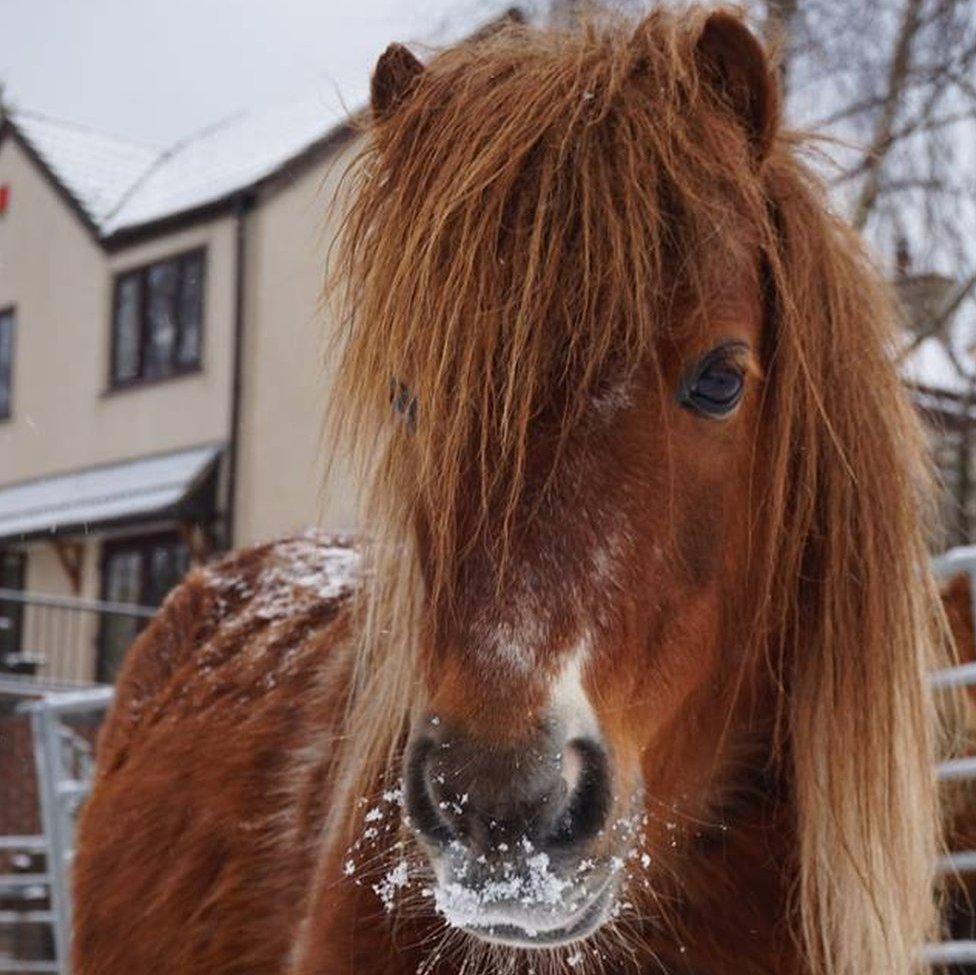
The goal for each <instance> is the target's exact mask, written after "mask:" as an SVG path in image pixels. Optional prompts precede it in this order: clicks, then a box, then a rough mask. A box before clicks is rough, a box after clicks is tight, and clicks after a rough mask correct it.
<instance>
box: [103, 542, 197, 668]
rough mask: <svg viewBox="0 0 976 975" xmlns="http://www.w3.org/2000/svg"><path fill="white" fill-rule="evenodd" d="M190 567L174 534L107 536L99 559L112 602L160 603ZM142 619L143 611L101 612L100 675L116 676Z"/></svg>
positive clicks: (184, 549) (105, 594)
mask: <svg viewBox="0 0 976 975" xmlns="http://www.w3.org/2000/svg"><path fill="white" fill-rule="evenodd" d="M189 567H190V552H189V549H188V548H187V547H186V545H185V544H184V543H183V542H182V541H181V540H180V538H179V536H177V535H172V534H167V535H153V536H148V537H142V538H127V539H125V540H124V541H119V542H108V543H106V545H105V551H104V558H103V561H102V598H103V599H105V600H106V601H108V602H112V603H128V604H129V605H136V606H159V605H160V604H161V603H162V601H163V600H164V599H165V598H166V594H167V593H168V592H169V591H170V589H172V588H173V586H175V585H176V584H177V583H178V582H179V581H180V579H182V578H183V576H184V575H185V574H186V571H187V569H189ZM146 622H147V621H146V619H145V618H142V617H136V616H127V615H123V614H112V613H105V614H103V616H102V625H101V634H100V639H99V643H100V648H99V651H100V652H99V661H98V679H99V680H103V681H114V680H115V678H116V676H117V675H118V672H119V667H120V666H121V665H122V659H123V657H124V656H125V652H126V650H128V649H129V646H130V645H131V643H132V641H133V640H134V639H135V638H136V636H137V635H138V634H139V631H140V630H141V629H142V628H143V626H144V625H145V624H146Z"/></svg>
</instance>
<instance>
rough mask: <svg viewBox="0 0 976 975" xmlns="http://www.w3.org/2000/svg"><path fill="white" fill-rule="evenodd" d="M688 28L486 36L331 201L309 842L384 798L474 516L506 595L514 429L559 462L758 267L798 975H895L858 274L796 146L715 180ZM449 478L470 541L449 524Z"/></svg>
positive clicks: (894, 742)
mask: <svg viewBox="0 0 976 975" xmlns="http://www.w3.org/2000/svg"><path fill="white" fill-rule="evenodd" d="M707 13H708V11H704V10H700V9H697V8H696V9H692V10H688V11H684V12H682V13H681V14H680V15H679V14H676V13H673V12H665V11H660V12H656V13H654V14H653V15H651V16H650V17H649V18H647V19H646V20H645V21H643V22H642V23H641V24H640V25H639V26H638V27H637V28H636V29H634V27H633V26H625V25H621V24H613V25H610V26H601V27H590V28H587V29H582V30H579V31H575V32H572V33H561V32H555V31H543V30H538V29H534V28H531V27H525V26H517V25H513V26H510V27H506V28H504V29H502V30H499V31H497V32H495V33H492V34H491V35H489V36H482V37H479V38H476V39H474V40H472V41H470V42H468V43H466V44H462V45H460V46H458V47H456V48H453V49H451V50H448V51H446V52H444V53H442V54H439V55H438V56H437V57H435V58H434V59H433V60H432V62H431V63H430V65H429V66H428V68H427V70H426V71H425V72H424V74H423V75H422V77H421V78H420V79H419V81H418V83H417V84H416V86H415V87H414V89H413V90H412V91H411V92H410V96H409V98H407V99H405V100H404V102H403V104H402V105H399V106H398V107H397V110H396V111H395V112H393V113H391V114H390V115H389V116H387V117H384V118H381V119H378V120H376V121H375V123H374V124H373V125H372V126H371V128H370V131H369V133H368V136H369V139H368V144H367V146H366V148H365V149H364V150H363V152H362V154H361V155H360V157H359V158H358V159H357V160H356V162H355V164H354V165H353V167H352V169H351V171H350V176H349V179H350V180H351V181H352V183H351V188H352V190H353V196H352V203H351V207H350V209H349V212H348V214H347V216H346V217H345V223H344V228H343V234H342V238H341V244H340V249H339V251H338V252H337V254H336V268H335V278H334V281H333V283H332V285H331V286H330V287H331V290H332V295H333V297H334V298H335V299H336V300H338V301H339V302H340V303H341V307H342V309H343V311H342V314H343V321H344V322H345V323H346V326H345V328H344V329H343V331H342V335H341V336H340V338H341V342H342V351H341V356H342V364H341V369H340V373H339V377H338V384H337V388H336V390H335V395H334V403H335V409H334V413H333V418H332V432H333V435H334V438H335V441H336V442H337V443H339V444H340V445H341V451H352V452H353V453H354V455H355V457H356V458H357V461H358V468H359V470H360V472H361V474H362V476H363V477H364V478H365V480H366V482H367V483H368V485H369V492H368V501H367V506H366V511H367V514H366V518H367V524H368V530H369V533H370V535H371V537H372V538H373V540H374V541H373V549H372V553H371V558H372V560H373V566H372V573H371V582H370V584H369V586H368V587H367V591H366V592H365V594H364V603H363V610H362V618H363V619H362V625H361V628H360V629H361V632H360V635H359V643H360V645H359V654H358V665H357V666H358V669H357V674H356V680H355V685H354V692H353V697H352V700H351V704H350V711H349V715H348V718H347V730H346V737H345V744H344V748H343V753H342V757H341V766H340V783H341V789H340V796H339V798H337V799H336V801H335V810H336V811H335V813H334V815H333V822H332V826H331V829H332V835H333V836H334V837H335V838H336V840H335V842H337V843H339V842H342V841H343V839H344V837H345V836H346V835H347V832H346V831H347V829H348V828H349V827H350V826H351V824H350V822H349V809H350V808H352V805H353V803H352V802H351V801H350V800H351V798H352V797H354V796H357V795H359V794H361V793H362V792H363V791H365V790H367V789H374V788H376V786H377V783H378V781H379V780H380V779H381V778H382V777H383V776H385V775H389V776H394V777H395V775H396V774H397V773H396V769H397V765H396V761H395V757H396V754H397V750H398V748H399V746H400V744H401V743H402V738H403V735H404V733H405V730H406V728H407V727H408V725H409V722H410V721H411V719H412V717H413V715H414V713H415V711H416V709H417V708H418V707H420V706H421V705H422V704H423V702H422V701H419V700H418V688H419V687H420V686H421V682H420V680H421V676H422V666H423V664H422V660H421V655H420V653H419V648H420V645H421V640H422V633H421V632H420V627H421V614H420V613H419V607H420V599H421V595H422V594H423V593H425V592H426V595H427V597H428V598H431V599H434V600H439V601H443V602H444V604H445V605H448V606H449V605H450V601H451V595H452V594H451V586H452V575H451V571H450V570H451V566H452V564H453V563H454V561H455V560H456V559H457V555H458V553H459V552H460V551H463V550H464V549H465V548H466V547H467V546H470V545H472V544H475V543H476V542H477V541H479V540H482V541H483V540H484V539H481V533H482V532H483V529H484V524H485V520H486V518H485V516H486V514H487V512H488V511H495V512H498V511H499V510H501V511H503V512H504V513H505V515H504V519H503V522H504V525H505V529H504V530H503V531H502V532H501V534H500V536H499V537H497V538H492V539H490V540H489V541H490V544H492V545H493V546H494V547H495V549H496V550H497V553H498V565H499V566H500V567H503V566H504V564H505V558H506V552H507V548H508V546H509V544H510V540H511V533H512V531H514V528H515V526H514V518H515V510H516V501H517V499H518V497H519V495H520V493H521V491H522V488H523V485H524V479H525V477H526V462H527V454H526V452H527V450H528V448H529V445H530V442H531V441H530V431H531V428H532V424H533V420H534V418H535V417H537V416H538V415H539V413H540V411H542V410H549V411H550V412H552V411H555V413H556V415H557V416H558V417H559V423H558V430H559V436H560V438H564V437H568V436H570V435H571V434H572V433H573V432H574V431H575V430H577V429H578V427H579V424H580V423H581V419H582V417H583V415H584V412H585V410H586V408H587V405H588V403H589V402H590V399H591V397H592V395H593V392H594V390H595V389H597V388H599V384H600V382H601V380H602V379H603V378H604V377H605V375H606V374H607V373H608V372H610V371H616V372H618V373H619V372H620V371H623V372H624V373H626V371H627V370H628V369H632V368H635V367H636V365H637V363H639V362H642V361H643V362H646V361H647V360H648V359H653V357H654V356H655V350H656V348H657V344H658V342H659V341H660V340H661V338H662V336H666V335H667V330H668V329H669V327H673V326H672V325H671V322H672V319H673V315H672V311H673V308H674V303H675V302H676V301H677V300H678V298H679V297H680V298H681V299H682V300H687V298H688V296H689V295H691V296H696V295H705V294H708V293H709V291H710V289H713V288H714V286H715V283H716V282H718V281H720V280H721V276H722V274H723V270H724V267H725V265H724V264H723V261H725V260H726V259H727V258H726V255H728V254H729V253H741V252H743V250H744V249H746V248H751V249H755V248H756V247H758V248H759V250H760V251H761V253H762V254H763V258H764V265H765V268H764V270H765V277H766V284H767V290H768V294H769V304H770V311H769V319H770V320H769V323H768V325H767V328H766V334H765V336H764V341H765V343H766V347H765V348H764V349H763V350H762V354H763V357H764V360H765V364H766V371H767V374H768V377H769V379H768V381H767V383H766V384H765V387H764V390H765V391H764V394H763V395H764V401H763V410H762V427H761V431H760V437H759V442H757V443H756V445H755V459H754V465H755V471H756V473H755V475H754V477H753V482H754V484H755V485H757V487H758V489H759V491H760V492H761V494H760V497H759V498H758V499H752V501H751V503H750V505H749V506H747V507H746V509H745V510H746V512H747V513H749V515H750V516H751V517H753V520H754V524H753V527H752V547H751V549H750V575H749V594H750V600H751V607H750V608H751V617H750V618H751V619H752V620H753V626H752V641H753V652H754V653H755V654H758V655H760V657H763V658H765V659H766V660H767V661H768V665H769V668H770V669H771V670H772V673H773V674H774V676H775V680H774V681H773V683H774V685H775V686H776V687H777V688H778V693H777V697H776V700H775V701H772V702H771V705H770V706H771V708H774V709H775V710H776V713H777V714H778V715H779V719H780V720H779V722H778V728H779V734H778V736H777V741H776V743H775V748H774V756H773V759H774V761H775V762H777V763H778V764H779V766H780V768H782V769H783V770H784V773H785V775H786V777H787V779H788V780H789V781H790V783H791V786H792V796H793V809H792V810H791V811H792V814H793V818H794V822H795V830H796V836H797V840H798V842H797V849H796V862H795V864H793V865H792V868H793V869H794V871H795V874H796V877H797V883H796V890H795V904H794V907H793V911H792V918H793V920H794V922H795V927H796V933H797V937H798V938H799V939H801V940H802V943H803V945H804V950H805V957H806V958H807V959H808V960H809V962H808V965H809V972H810V973H812V975H892V973H896V975H908V973H910V972H916V971H919V970H921V967H922V966H921V963H920V962H919V960H918V949H919V947H920V945H921V944H922V943H923V941H924V940H925V939H926V938H927V937H930V936H931V935H932V933H933V931H934V930H935V926H936V919H935V908H934V903H933V893H932V891H933V884H934V864H935V860H936V853H937V847H938V833H939V827H938V810H937V806H936V795H935V788H934V781H933V766H934V762H935V756H936V746H937V741H936V737H937V724H936V715H935V711H934V708H933V704H932V702H931V701H930V699H929V695H928V693H927V692H926V690H925V676H926V673H927V672H928V671H929V670H930V669H931V668H932V667H933V666H935V665H936V662H937V660H938V658H939V655H940V654H941V652H942V650H941V647H942V636H941V632H940V630H939V626H938V620H939V611H938V602H937V598H936V595H935V591H934V588H933V586H932V584H931V581H930V576H929V568H928V557H927V552H926V547H925V538H926V530H927V529H926V526H927V519H928V517H929V510H928V497H929V473H928V469H927V463H926V460H925V453H924V449H923V440H922V436H921V434H920V430H919V427H918V423H917V420H916V418H915V416H914V413H913V410H912V409H911V406H910V404H909V403H908V401H907V399H906V396H905V393H904V391H903V389H902V387H901V384H900V382H899V379H898V376H897V375H896V372H895V370H894V368H893V366H892V356H891V348H892V339H893V328H894V325H893V316H892V311H891V306H890V303H889V299H888V296H887V294H886V292H885V289H884V288H883V286H882V284H881V279H880V276H879V274H878V271H877V270H876V269H875V268H874V267H873V266H872V265H871V262H870V260H869V259H868V257H867V256H866V255H865V253H864V250H863V249H862V246H861V244H860V242H859V240H858V239H857V237H856V236H855V235H854V234H853V233H852V232H851V231H850V230H849V229H848V228H847V227H846V226H845V225H844V224H843V223H842V222H841V221H840V220H838V219H837V218H835V217H834V216H832V215H831V213H830V212H829V209H828V207H827V204H826V201H825V199H824V193H823V189H822V187H821V186H820V185H819V184H818V182H817V181H816V179H815V178H814V177H813V176H812V175H811V173H810V171H809V170H808V168H807V167H806V166H805V164H804V163H803V161H802V159H801V152H802V148H803V140H802V139H801V138H800V137H799V136H796V135H793V134H790V133H784V132H779V133H778V135H777V137H776V139H775V143H774V144H773V145H772V147H771V149H770V151H769V153H768V155H767V156H766V158H765V159H764V161H763V162H762V164H761V165H757V164H756V161H755V159H754V158H751V157H750V155H749V153H748V152H747V151H746V149H745V148H744V145H743V141H742V139H741V137H739V136H738V135H737V134H736V133H737V126H739V125H740V120H738V119H737V118H735V117H734V116H733V113H732V112H731V111H730V110H729V109H728V107H727V106H726V104H725V103H724V102H723V101H722V100H720V99H719V98H717V97H716V96H715V94H714V91H713V88H712V87H711V86H709V85H708V84H707V83H706V79H704V78H703V77H702V76H701V72H700V70H699V68H698V66H697V62H696V60H695V57H694V45H695V41H696V38H697V37H698V34H699V32H700V29H701V26H702V24H703V23H704V19H705V17H706V15H707ZM743 226H745V227H747V228H748V231H749V233H748V235H747V236H748V239H744V235H743ZM679 262H680V263H679ZM391 385H392V390H393V398H394V399H395V400H396V401H397V402H396V403H394V404H393V405H391ZM393 406H399V407H400V410H399V412H397V410H395V409H394V408H393ZM472 464H473V465H474V468H475V469H474V475H473V476H474V478H475V483H476V484H477V485H478V486H479V497H478V498H477V499H476V501H477V503H476V505H475V507H476V510H477V512H479V513H480V514H478V516H477V517H475V518H474V520H473V521H471V520H470V519H468V520H464V519H462V518H461V517H460V515H459V509H458V505H459V499H460V497H461V494H462V491H463V486H464V485H465V484H469V483H470V479H471V477H472V470H471V465H472ZM418 510H423V511H424V512H428V513H432V514H430V515H429V517H428V518H427V520H426V522H425V524H424V536H425V537H424V562H425V564H424V566H423V567H421V565H420V555H419V553H418V551H417V541H416V538H417V531H416V528H417V522H416V512H417V511H418ZM422 568H423V572H422V571H421V570H422ZM343 796H344V797H345V800H343V798H342V797H343ZM340 837H342V838H343V839H340Z"/></svg>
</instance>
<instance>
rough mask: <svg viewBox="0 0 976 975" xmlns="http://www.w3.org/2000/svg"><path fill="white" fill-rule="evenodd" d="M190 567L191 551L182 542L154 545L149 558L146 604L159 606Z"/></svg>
mask: <svg viewBox="0 0 976 975" xmlns="http://www.w3.org/2000/svg"><path fill="white" fill-rule="evenodd" d="M189 567H190V553H189V551H188V550H187V547H186V546H185V545H183V544H182V543H181V542H164V543H160V544H157V545H154V546H153V548H152V552H151V554H150V560H149V582H148V587H149V588H148V591H147V592H146V594H145V596H146V605H147V606H159V605H160V604H161V603H162V601H163V600H164V599H165V598H166V596H167V595H168V593H169V591H170V589H172V588H173V587H174V586H175V585H176V584H177V583H178V582H179V581H180V580H181V579H182V578H183V576H184V575H185V574H186V570H187V569H189Z"/></svg>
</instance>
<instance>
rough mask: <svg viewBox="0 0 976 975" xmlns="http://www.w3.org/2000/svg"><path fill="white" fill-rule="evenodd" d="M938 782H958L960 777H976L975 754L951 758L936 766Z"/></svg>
mask: <svg viewBox="0 0 976 975" xmlns="http://www.w3.org/2000/svg"><path fill="white" fill-rule="evenodd" d="M938 778H939V781H940V782H958V781H959V780H960V779H974V778H976V755H966V756H965V757H964V758H952V759H950V760H949V761H948V762H942V763H941V764H940V765H939V766H938Z"/></svg>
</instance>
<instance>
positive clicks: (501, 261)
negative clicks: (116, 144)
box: [74, 9, 942, 975]
mask: <svg viewBox="0 0 976 975" xmlns="http://www.w3.org/2000/svg"><path fill="white" fill-rule="evenodd" d="M373 108H374V113H373V116H374V118H373V124H372V126H371V129H370V132H369V138H368V145H367V147H366V148H365V149H364V151H363V154H362V156H361V158H360V159H359V160H358V162H357V164H356V166H355V167H354V168H353V170H352V171H351V177H350V179H351V180H352V184H351V187H352V190H353V193H352V202H351V205H350V209H349V211H348V215H347V217H346V220H345V224H344V228H343V234H342V243H341V248H340V250H339V252H338V253H337V256H336V263H335V266H334V270H335V273H336V281H337V282H338V283H337V285H336V286H335V289H334V295H335V297H336V298H337V299H339V300H342V301H344V309H343V315H344V317H343V319H342V320H343V321H344V322H345V323H346V326H345V330H344V333H343V336H342V338H343V340H344V351H343V353H342V356H343V357H342V366H341V376H340V382H339V388H338V393H337V395H336V431H337V433H338V434H339V435H341V437H342V442H344V443H346V444H348V445H349V446H350V448H351V449H352V450H353V451H354V452H355V454H356V456H357V457H358V458H359V460H360V462H361V463H362V465H363V473H364V477H366V478H367V479H368V483H369V485H370V491H369V502H368V508H367V518H368V524H369V529H370V538H371V539H372V542H371V543H370V544H369V545H368V546H367V553H366V561H365V563H364V565H363V566H362V567H361V568H360V569H357V570H356V573H357V577H358V578H359V579H361V580H362V581H361V582H360V583H357V584H356V585H355V586H354V585H353V584H352V583H351V582H348V580H349V579H350V578H351V576H350V574H349V573H350V571H351V565H352V562H351V559H352V556H351V554H350V553H349V551H348V550H347V549H344V548H343V547H342V546H340V545H339V544H338V543H336V542H335V541H330V540H321V539H318V540H316V539H314V538H305V539H293V540H291V541H289V542H285V543H281V544H279V545H271V546H266V547H264V548H260V549H256V550H254V551H251V552H246V553H244V554H241V555H237V556H232V557H231V558H229V559H228V560H227V561H225V562H223V563H222V564H221V565H219V566H217V567H214V568H211V569H209V570H205V571H200V572H197V573H195V574H193V575H191V576H190V578H189V579H188V580H187V582H186V583H185V584H184V585H183V586H182V587H181V588H180V589H179V590H178V591H177V592H176V593H175V594H174V595H173V596H172V597H171V598H170V600H169V601H168V602H167V604H166V606H165V608H164V610H163V611H162V612H161V614H160V615H159V617H158V619H157V620H156V621H155V622H154V623H153V625H152V626H151V627H150V628H149V629H148V630H147V631H146V633H145V634H144V635H143V637H142V638H141V639H140V640H139V642H138V643H137V644H136V646H135V647H134V648H133V650H132V652H131V654H130V655H129V660H128V663H127V665H126V668H125V672H124V674H123V676H122V679H121V681H120V684H119V694H118V700H117V703H116V705H115V708H114V711H113V714H112V716H111V718H110V719H109V721H108V724H107V725H106V728H105V731H104V733H103V736H102V740H101V744H100V752H99V762H100V765H99V774H98V779H97V783H96V787H95V791H94V794H93V796H92V799H91V801H90V803H89V804H88V807H87V809H86V810H85V813H84V817H83V821H82V823H81V828H80V840H79V849H78V854H77V871H76V903H77V917H76V930H75V943H74V944H75V947H74V951H75V970H76V971H77V972H79V973H81V975H116V973H139V975H142V973H153V972H160V973H162V972H165V973H167V975H171V973H180V975H204V973H206V975H216V973H221V975H229V973H251V975H255V973H261V975H268V973H288V975H338V973H359V975H370V973H380V972H382V973H399V972H403V973H406V972H410V973H414V972H421V973H424V975H430V973H449V972H467V973H475V972H488V973H505V972H512V973H515V972H519V973H529V972H538V973H544V972H557V971H567V972H569V971H572V972H575V971H590V972H625V971H635V972H658V971H661V972H668V973H674V975H678V973H688V975H692V973H694V975H750V973H766V975H908V973H909V972H916V971H919V970H921V968H922V967H923V966H922V964H921V962H920V960H919V947H920V945H921V944H922V943H923V941H924V940H925V938H926V937H929V936H931V935H932V934H933V931H934V927H935V908H934V904H933V894H932V883H933V873H934V863H935V859H936V850H937V841H938V826H937V819H938V816H937V808H936V799H935V789H934V788H933V773H932V769H933V763H934V761H935V755H936V746H937V742H936V738H937V727H936V715H935V713H934V708H933V705H932V702H931V700H930V696H929V695H928V694H927V692H926V690H925V674H926V672H927V671H928V670H929V669H930V668H932V667H934V666H936V665H938V661H939V654H940V653H941V647H942V637H941V633H940V631H939V627H938V624H937V620H938V619H939V616H940V614H939V610H938V604H937V596H936V595H935V591H934V587H933V584H932V582H931V578H930V574H929V568H928V559H927V554H926V551H925V546H924V544H923V539H924V537H925V530H926V526H925V524H924V522H925V520H926V518H927V512H928V501H927V495H928V475H927V468H926V464H925V463H924V459H923V456H924V455H923V449H922V446H921V438H920V435H919V430H918V427H917V423H916V420H915V418H914V416H913V413H912V410H911V409H910V407H909V405H908V403H907V402H906V397H905V395H904V393H903V390H902V388H901V386H900V384H899V381H898V378H897V376H896V374H895V371H894V369H893V367H892V365H891V356H890V351H891V349H890V344H891V339H892V325H891V323H892V316H891V311H890V308H889V304H888V299H887V296H886V294H885V292H884V289H883V287H882V285H881V283H880V279H879V276H878V274H877V272H876V271H875V269H874V268H873V267H872V266H871V264H870V262H869V261H868V259H867V258H866V257H865V255H864V252H863V251H862V249H861V246H860V244H859V242H858V240H857V239H856V237H855V236H854V235H853V234H852V233H851V231H850V230H849V229H848V228H847V227H846V226H844V225H843V224H842V223H841V222H840V221H839V220H837V219H836V218H834V217H833V216H832V215H831V214H830V213H829V211H828V209H827V206H826V204H825V202H824V198H823V193H822V190H821V188H820V186H819V185H818V183H817V182H816V180H815V179H814V178H813V177H812V176H811V174H810V172H809V171H808V169H807V168H806V167H805V165H804V163H803V162H802V160H801V149H802V143H801V140H800V139H799V138H798V137H797V136H795V135H791V134H789V133H787V132H784V131H783V130H782V129H781V126H780V120H779V115H778V94H777V87H776V82H775V71H774V70H773V69H772V68H771V67H770V65H769V63H768V62H767V59H766V56H765V54H764V52H763V50H762V49H761V47H760V46H759V44H758V43H757V41H756V40H755V39H754V37H753V36H752V35H751V34H750V33H749V31H748V30H747V29H746V27H745V26H744V25H743V24H742V22H741V21H740V19H739V18H738V16H737V15H735V14H733V13H729V12H716V13H709V12H707V11H703V10H700V9H691V10H686V11H683V12H680V13H676V12H673V11H666V10H660V11H656V12H654V13H652V14H651V15H650V16H648V17H647V18H646V19H645V20H644V21H642V22H641V23H640V24H638V25H636V26H634V25H630V26H624V25H621V24H620V23H617V22H613V23H601V24H599V25H595V26H593V25H591V26H589V27H586V28H584V29H580V30H578V31H575V32H568V33H561V32H555V31H544V30H539V29H536V28H533V27H531V26H526V25H516V24H513V25H509V26H507V27H505V28H503V29H501V30H499V31H496V32H493V33H491V34H490V35H486V36H480V37H477V38H474V39H472V40H471V41H469V42H467V43H465V44H462V45H460V46H459V47H457V48H454V49H451V50H448V51H446V52H444V53H442V54H440V55H438V56H437V57H435V58H434V59H433V60H432V62H431V63H430V64H429V65H428V66H427V67H423V66H421V64H420V63H419V62H418V61H417V60H416V59H415V58H414V57H413V56H412V55H411V54H410V53H409V52H407V51H406V50H405V49H404V48H402V47H399V46H393V47H391V48H390V49H389V50H388V51H387V53H386V54H385V55H384V56H383V58H382V59H381V60H380V62H379V65H378V66H377V70H376V74H375V77H374V83H373ZM354 589H355V594H353V593H352V590H354ZM347 594H348V595H347ZM401 780H402V785H401Z"/></svg>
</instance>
